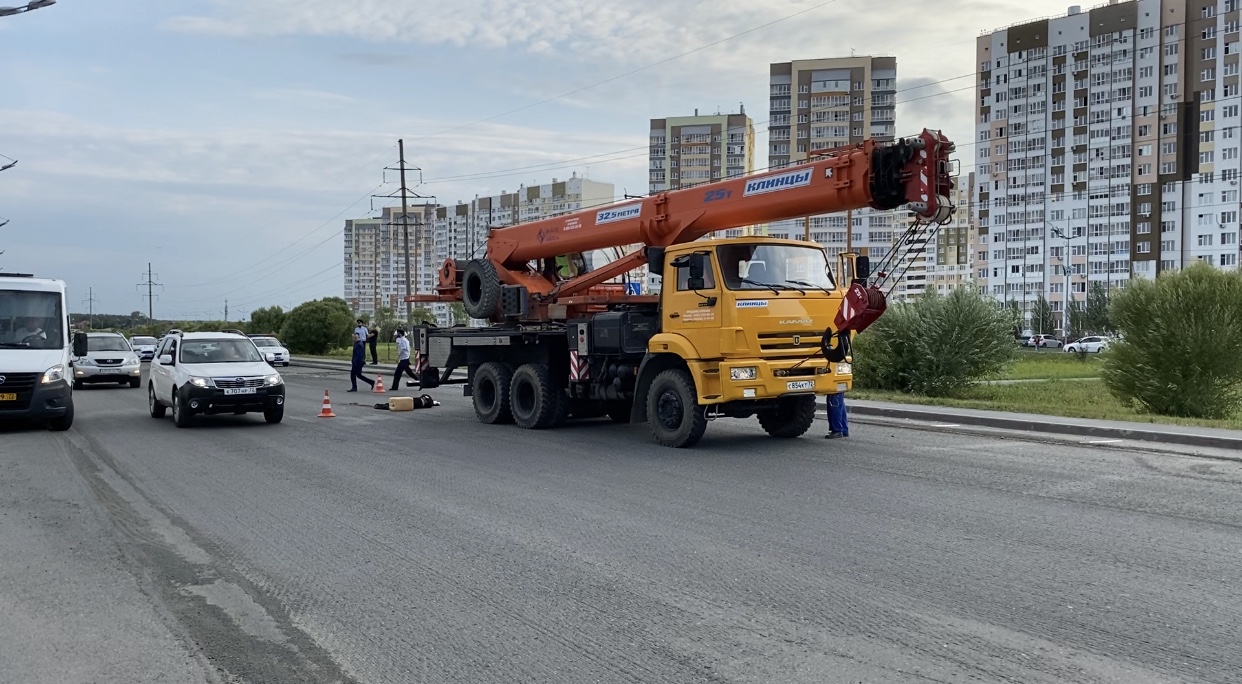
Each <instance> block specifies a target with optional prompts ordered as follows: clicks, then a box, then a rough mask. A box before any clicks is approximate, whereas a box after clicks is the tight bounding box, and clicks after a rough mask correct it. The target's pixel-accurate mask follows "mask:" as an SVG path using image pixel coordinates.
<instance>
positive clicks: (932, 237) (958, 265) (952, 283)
mask: <svg viewBox="0 0 1242 684" xmlns="http://www.w3.org/2000/svg"><path fill="white" fill-rule="evenodd" d="M974 193H975V174H974V172H970V173H965V174H962V175H961V176H960V177H959V178H958V179H957V185H955V186H954V188H953V195H952V196H951V197H950V198H949V199H950V200H952V201H953V206H955V207H957V213H955V214H954V215H953V220H952V221H950V222H949V223H948V224H946V225H943V226H939V227H936V228H935V230H934V231H932V232H930V234H929V237H928V240H927V248H926V257H925V268H924V272H925V275H926V277H925V279H924V282H925V284H926V288H927V289H934V290H936V291H937V292H938V293H940V294H947V293H948V292H949V291H950V290H953V289H954V288H957V287H961V286H963V285H971V284H973V282H974V270H973V267H974V256H975V236H976V229H975V218H974V212H972V211H971V210H970V203H971V198H972V197H974Z"/></svg>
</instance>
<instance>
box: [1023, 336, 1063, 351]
mask: <svg viewBox="0 0 1242 684" xmlns="http://www.w3.org/2000/svg"><path fill="white" fill-rule="evenodd" d="M1022 346H1024V347H1038V348H1040V349H1060V348H1061V340H1058V339H1057V338H1055V337H1053V336H1052V335H1031V336H1030V337H1028V338H1027V340H1026V342H1023V343H1022Z"/></svg>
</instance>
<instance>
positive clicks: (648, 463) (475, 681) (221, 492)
mask: <svg viewBox="0 0 1242 684" xmlns="http://www.w3.org/2000/svg"><path fill="white" fill-rule="evenodd" d="M286 376H287V378H288V379H289V381H290V387H289V391H290V399H291V401H290V405H289V409H288V412H287V416H286V420H285V422H284V423H283V424H281V425H277V426H269V425H266V424H264V423H263V420H262V418H261V417H257V416H250V417H241V418H239V417H232V416H228V417H222V418H214V419H208V420H204V421H203V422H202V424H201V425H200V426H199V427H196V428H193V429H187V430H178V429H177V428H176V427H174V426H173V424H172V421H171V420H170V419H165V420H161V421H157V420H153V419H151V418H150V417H149V416H147V415H146V411H145V394H144V393H143V392H142V391H141V390H129V389H109V388H97V389H90V388H88V389H87V390H85V391H82V392H79V393H78V394H77V395H76V401H77V402H78V410H77V424H76V425H75V428H74V430H72V431H70V432H68V433H63V434H53V433H48V432H43V431H38V430H18V431H7V432H0V549H3V550H4V552H3V553H0V682H4V683H9V682H12V683H19V682H20V683H22V684H34V683H43V682H47V683H55V684H69V683H72V682H92V683H111V682H116V683H118V684H121V683H123V684H133V683H136V682H204V681H213V682H251V683H254V684H258V683H260V682H262V683H265V684H266V683H269V682H275V683H283V682H463V683H466V682H468V683H470V684H484V683H488V682H496V683H502V682H503V683H506V684H509V683H513V682H539V683H548V682H565V683H574V684H579V683H585V682H643V683H647V682H676V683H678V684H681V683H689V682H765V683H766V682H782V683H784V682H790V683H797V682H817V683H818V682H867V683H868V684H870V683H874V682H962V681H971V682H1024V683H1025V682H1034V683H1039V682H1125V683H1127V684H1133V683H1140V682H1237V681H1240V680H1242V646H1239V644H1242V617H1240V616H1242V591H1240V590H1242V529H1240V526H1242V463H1233V462H1227V461H1216V460H1204V459H1197V458H1187V457H1183V456H1177V455H1172V454H1153V453H1146V452H1133V453H1127V452H1124V451H1118V450H1108V449H1100V448H1088V447H1082V446H1075V445H1064V444H1040V443H1033V442H1026V441H1020V440H1008V439H999V438H997V437H996V436H993V435H973V436H972V435H960V434H941V433H935V432H919V431H913V430H906V429H902V428H896V427H884V426H877V425H855V426H853V435H852V436H851V437H850V438H849V439H848V440H836V441H831V442H830V441H826V440H824V439H822V438H820V436H821V435H822V434H823V432H824V429H823V428H822V427H819V428H818V429H817V433H816V434H815V436H814V437H813V438H812V437H807V438H803V439H801V440H797V441H792V442H784V441H776V440H772V439H769V438H767V437H766V436H764V435H763V434H762V432H761V431H760V430H759V428H758V426H757V424H755V423H754V421H725V420H722V421H718V422H716V423H714V424H713V425H712V426H711V427H710V428H709V430H708V436H707V437H706V438H705V439H704V441H703V442H702V443H701V444H700V445H699V447H698V448H697V449H695V450H691V451H672V450H667V449H664V448H661V447H658V446H656V445H654V444H653V443H651V441H650V440H649V438H648V436H647V434H646V433H645V431H644V429H643V428H640V427H626V426H615V425H612V424H611V423H608V422H606V421H605V422H595V423H593V424H578V425H574V426H570V427H568V428H565V429H562V430H558V431H552V432H526V431H522V430H519V429H517V428H514V427H489V426H482V425H479V424H477V423H476V422H475V421H474V416H473V413H472V411H471V410H470V409H469V407H468V404H467V403H466V400H464V399H463V398H461V397H460V390H459V389H457V388H445V389H441V390H437V391H435V392H434V395H435V396H436V397H437V398H439V399H440V400H441V401H443V402H444V406H441V407H439V408H435V409H428V410H424V411H416V412H414V413H389V412H384V411H376V410H374V409H372V408H370V407H368V406H363V405H351V402H358V403H362V402H366V403H371V402H373V401H374V397H373V395H369V394H357V395H351V394H346V393H344V391H343V390H344V389H345V385H346V383H345V381H344V377H343V376H341V375H338V374H334V373H329V372H324V373H320V374H312V373H309V372H305V371H303V372H290V373H286ZM325 387H331V388H332V389H333V393H332V399H333V405H334V408H335V411H336V413H337V414H338V416H339V417H338V418H335V419H319V418H316V417H315V415H316V414H317V413H318V411H319V404H320V401H321V399H322V396H323V389H324V388H325Z"/></svg>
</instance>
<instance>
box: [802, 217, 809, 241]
mask: <svg viewBox="0 0 1242 684" xmlns="http://www.w3.org/2000/svg"><path fill="white" fill-rule="evenodd" d="M802 239H803V240H806V241H807V242H810V241H811V217H810V216H807V217H805V218H803V219H802Z"/></svg>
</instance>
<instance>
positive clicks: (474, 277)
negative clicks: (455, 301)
mask: <svg viewBox="0 0 1242 684" xmlns="http://www.w3.org/2000/svg"><path fill="white" fill-rule="evenodd" d="M461 300H462V304H464V305H465V308H466V314H468V315H469V316H470V317H471V318H480V319H484V320H487V319H490V318H491V317H492V315H493V314H495V313H496V307H497V306H499V304H500V276H499V275H497V273H496V265H495V264H493V263H492V262H490V261H487V260H486V259H473V260H471V261H470V262H469V263H467V264H466V272H465V273H464V274H462V278H461Z"/></svg>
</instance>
